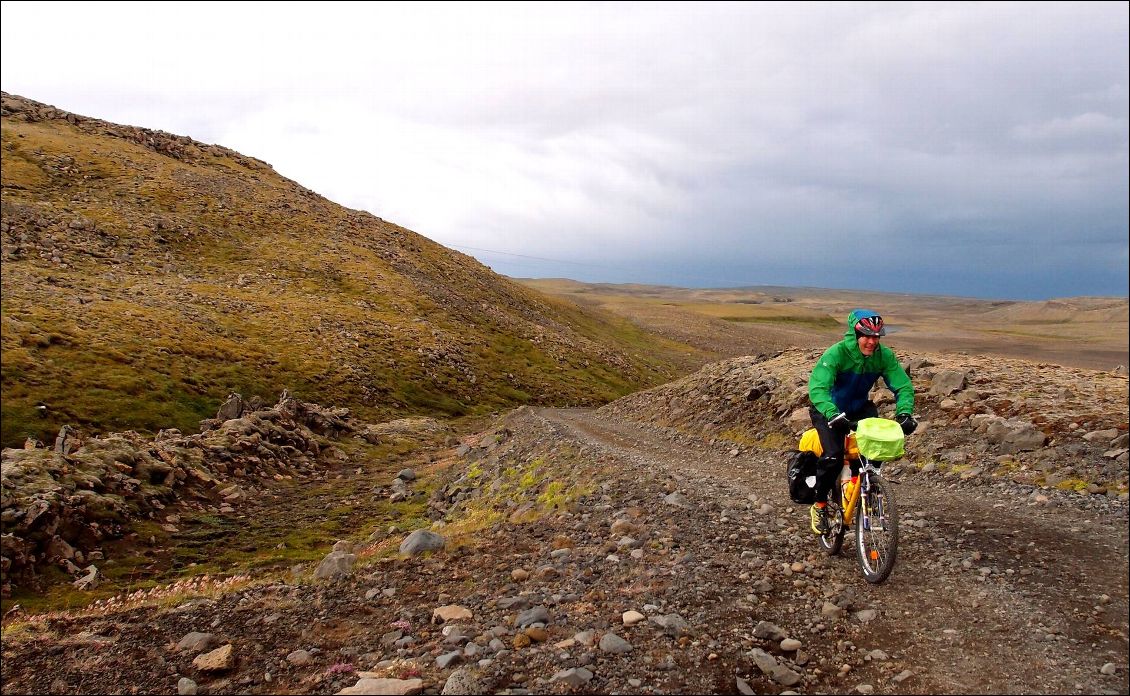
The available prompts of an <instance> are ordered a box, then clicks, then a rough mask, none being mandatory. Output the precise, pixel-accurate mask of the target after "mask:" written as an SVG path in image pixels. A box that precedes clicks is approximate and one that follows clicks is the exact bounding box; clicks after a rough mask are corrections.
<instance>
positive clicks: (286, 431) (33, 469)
mask: <svg viewBox="0 0 1130 696" xmlns="http://www.w3.org/2000/svg"><path fill="white" fill-rule="evenodd" d="M370 427H372V426H370V425H369V424H364V423H357V422H355V421H354V419H353V418H352V416H351V415H350V412H349V411H348V409H341V408H338V409H331V408H324V407H322V406H319V405H317V404H311V403H305V402H302V401H299V400H298V399H295V398H294V397H292V396H290V395H289V394H288V393H286V392H283V394H282V396H281V397H280V399H279V401H278V403H277V404H275V405H274V406H271V407H263V406H262V405H261V404H260V403H259V402H258V400H257V399H253V400H251V401H249V402H248V401H244V400H243V399H242V397H240V396H239V395H238V394H233V395H232V396H231V397H229V398H228V400H227V401H226V402H225V403H224V405H223V406H221V407H220V409H219V412H218V413H217V416H216V418H213V419H209V420H206V421H204V422H203V423H202V431H201V432H200V433H199V434H196V435H189V436H185V435H182V434H181V433H180V432H179V431H177V430H162V431H161V432H160V433H158V434H157V436H156V437H154V438H146V437H143V436H141V435H139V434H137V433H134V432H126V433H112V434H108V435H105V436H102V437H91V438H86V439H85V440H84V439H82V438H81V437H80V436H79V434H78V432H77V431H76V430H75V429H73V428H71V427H69V426H67V427H64V428H63V429H62V431H60V433H59V437H58V439H57V440H56V443H55V446H54V447H53V448H51V449H43V448H32V449H5V450H4V451H3V455H2V458H3V475H2V478H0V485H2V491H3V498H2V502H3V512H2V519H3V523H4V534H3V538H2V550H3V555H2V561H0V562H2V568H0V571H2V573H3V575H2V582H3V587H4V588H5V590H8V589H10V586H11V583H13V582H16V583H25V582H30V581H33V580H34V578H35V576H36V574H37V572H38V571H39V570H42V566H44V565H45V564H46V565H59V566H61V567H63V568H64V569H66V570H68V571H69V572H72V573H74V574H76V575H77V574H78V573H79V572H80V571H81V572H84V573H85V572H86V569H85V568H84V566H87V565H88V564H91V563H92V562H93V561H96V560H99V559H100V558H101V557H102V551H101V546H102V544H103V543H104V542H106V541H108V540H111V539H117V538H120V537H122V536H123V535H125V534H127V533H128V532H129V531H130V529H131V524H132V523H133V522H134V521H136V520H141V519H151V518H153V517H154V516H155V515H156V514H157V513H158V511H161V510H164V509H165V507H166V506H168V505H171V504H174V503H175V502H178V501H184V500H209V501H213V500H214V501H217V502H218V503H220V504H221V509H223V507H222V506H223V505H228V506H230V505H231V504H232V503H234V502H237V501H238V498H239V495H238V494H237V492H236V491H235V487H233V486H232V481H233V479H235V480H238V481H240V482H244V483H246V482H248V481H252V482H253V481H255V480H257V479H269V478H276V477H283V476H295V475H308V474H312V473H315V472H317V471H319V470H321V469H324V468H325V467H327V466H332V465H334V464H336V463H338V462H339V461H340V459H341V457H342V454H341V451H340V450H339V449H338V448H337V447H335V445H334V443H335V441H338V440H340V439H342V438H346V437H352V436H353V435H354V434H355V433H356V432H358V431H359V430H364V429H366V428H370ZM90 567H93V566H90Z"/></svg>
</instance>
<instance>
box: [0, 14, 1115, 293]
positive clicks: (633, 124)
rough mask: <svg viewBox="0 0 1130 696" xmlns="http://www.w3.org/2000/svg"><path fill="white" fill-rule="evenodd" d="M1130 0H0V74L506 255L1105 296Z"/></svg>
mask: <svg viewBox="0 0 1130 696" xmlns="http://www.w3.org/2000/svg"><path fill="white" fill-rule="evenodd" d="M1128 8H1130V4H1128V3H1126V2H1113V3H1079V2H1072V3H1062V4H1061V3H1049V2H1035V3H1003V4H994V3H971V4H965V3H942V4H934V3H925V4H917V3H915V4H902V3H881V4H872V3H835V4H818V3H782V4H775V3H754V4H731V3H727V4H710V3H702V2H695V3H688V4H683V3H673V2H663V3H659V4H637V3H631V4H620V3H610V4H606V3H599V4H541V3H534V4H519V3H510V2H508V3H502V4H489V3H483V4H476V3H462V2H461V3H455V4H446V3H439V4H427V3H416V2H413V3H404V4H401V3H356V4H354V3H341V4H338V3H332V2H319V3H302V2H286V3H251V4H243V3H237V2H225V3H215V4H213V3H183V4H182V3H171V2H169V3H161V2H152V3H132V2H131V3H121V4H119V3H109V2H83V3H77V4H70V3H62V2H47V3H38V2H3V3H2V9H3V17H2V23H0V26H2V29H0V32H2V42H0V51H2V61H0V72H2V75H0V83H2V85H0V86H2V88H3V90H4V91H6V92H9V93H11V94H19V95H21V96H25V97H28V98H31V99H35V100H37V101H41V102H46V103H49V104H53V105H55V106H57V107H60V108H62V109H66V110H68V111H73V112H76V113H79V114H82V115H86V116H91V117H95V118H101V119H105V120H108V121H113V122H116V123H124V124H129V125H136V126H143V127H148V128H154V129H160V130H164V131H168V132H172V133H177V134H181V135H188V136H191V137H192V138H194V139H196V140H199V141H203V142H206V143H218V144H221V145H224V146H227V147H231V148H233V149H235V150H238V151H240V152H242V153H244V154H247V155H251V156H254V157H257V158H259V159H262V160H265V161H267V162H269V163H271V164H272V165H273V166H274V168H275V169H276V170H277V171H278V172H280V173H281V174H283V175H284V176H287V177H289V178H291V179H294V180H295V181H297V182H299V183H301V184H303V185H304V186H307V187H309V188H311V189H313V190H315V191H317V192H318V193H320V194H322V195H324V196H326V197H328V198H329V199H331V200H333V201H336V202H338V203H341V204H343V205H346V206H349V207H352V208H360V209H364V210H367V211H370V212H372V213H374V214H375V215H378V216H380V217H382V218H385V219H387V220H390V221H393V222H396V223H398V224H401V225H404V226H405V227H409V228H411V229H413V230H415V231H417V232H419V233H420V234H423V235H425V236H427V237H430V238H432V239H434V240H436V241H438V242H440V243H442V244H444V245H446V246H449V247H452V248H454V249H457V250H460V251H463V252H464V253H468V254H471V255H473V256H475V257H477V258H479V259H480V260H481V261H482V262H483V263H485V264H487V265H488V266H490V267H491V268H493V269H494V270H496V271H498V272H499V273H503V274H505V275H510V276H523V277H570V278H575V279H579V280H588V281H605V282H645V283H661V284H668V285H679V286H684V287H724V286H738V285H805V286H816V287H830V288H856V289H870V290H882V291H891V292H907V293H920V294H947V295H967V296H976V297H985V298H1007V299H1043V298H1050V297H1063V296H1074V295H1115V296H1126V295H1127V292H1128V280H1127V273H1128V271H1127V268H1128V263H1130V262H1128V242H1127V235H1128V230H1130V213H1128V203H1127V201H1128V198H1130V182H1128V179H1130V176H1128V170H1130V162H1128V152H1130V145H1128V142H1130V136H1128V102H1130V96H1128V94H1130V92H1128V85H1127V83H1128V74H1130V66H1128V56H1130V40H1128V36H1130V18H1128Z"/></svg>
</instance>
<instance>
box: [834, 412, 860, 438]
mask: <svg viewBox="0 0 1130 696" xmlns="http://www.w3.org/2000/svg"><path fill="white" fill-rule="evenodd" d="M855 426H856V424H855V423H854V422H852V421H850V420H848V417H847V414H846V413H837V414H836V415H835V416H833V417H832V418H829V419H828V427H829V428H830V429H831V430H832V432H834V433H835V434H837V435H839V436H840V437H847V434H848V433H849V432H851V431H852V430H855Z"/></svg>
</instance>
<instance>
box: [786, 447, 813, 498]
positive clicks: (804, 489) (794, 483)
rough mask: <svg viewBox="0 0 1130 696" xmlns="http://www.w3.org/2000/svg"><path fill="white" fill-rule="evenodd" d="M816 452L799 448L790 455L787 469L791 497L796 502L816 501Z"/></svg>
mask: <svg viewBox="0 0 1130 696" xmlns="http://www.w3.org/2000/svg"><path fill="white" fill-rule="evenodd" d="M818 459H819V457H817V456H816V453H815V452H806V451H804V450H797V451H795V452H793V453H792V454H791V455H789V464H788V467H787V468H786V470H785V473H786V475H787V476H788V479H789V497H790V498H792V501H793V502H794V503H802V504H804V505H811V504H812V503H814V502H816V461H817V460H818Z"/></svg>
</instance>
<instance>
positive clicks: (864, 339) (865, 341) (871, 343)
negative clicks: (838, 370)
mask: <svg viewBox="0 0 1130 696" xmlns="http://www.w3.org/2000/svg"><path fill="white" fill-rule="evenodd" d="M856 341H857V342H858V343H859V352H860V353H863V354H864V355H866V356H867V357H871V354H872V353H874V352H875V351H876V350H877V349H878V348H879V337H878V336H860V337H859V338H857V339H856Z"/></svg>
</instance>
